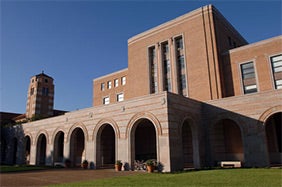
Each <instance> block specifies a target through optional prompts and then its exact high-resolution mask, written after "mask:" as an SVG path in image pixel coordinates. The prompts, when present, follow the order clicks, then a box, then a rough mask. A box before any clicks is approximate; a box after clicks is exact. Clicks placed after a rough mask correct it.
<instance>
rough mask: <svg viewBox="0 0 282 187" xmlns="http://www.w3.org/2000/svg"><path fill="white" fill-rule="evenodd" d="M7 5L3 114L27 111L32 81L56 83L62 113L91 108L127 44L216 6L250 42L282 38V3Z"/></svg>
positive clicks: (122, 61) (123, 63)
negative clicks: (41, 78) (100, 81)
mask: <svg viewBox="0 0 282 187" xmlns="http://www.w3.org/2000/svg"><path fill="white" fill-rule="evenodd" d="M0 3H1V4H0V5H1V7H0V8H1V10H0V12H1V17H0V18H1V22H0V23H1V25H0V29H1V38H0V44H1V48H0V51H1V54H0V56H1V59H0V60H1V87H0V89H1V90H0V92H1V103H0V106H1V109H0V111H6V112H18V113H24V112H25V106H26V98H27V89H28V84H29V79H30V77H31V76H33V75H36V74H39V73H41V71H42V70H44V72H45V73H46V74H48V75H50V76H52V77H53V78H54V80H55V81H54V83H55V109H61V110H69V111H71V110H77V109H82V108H86V107H91V106H92V81H93V79H94V78H97V77H99V76H102V75H105V74H108V73H112V72H115V71H117V70H120V69H124V68H126V67H127V40H128V39H129V38H130V37H132V36H134V35H136V34H139V33H141V32H143V31H146V30H148V29H150V28H152V27H155V26H157V25H159V24H162V23H164V22H166V21H169V20H171V19H174V18H176V17H178V16H181V15H183V14H185V13H188V12H190V11H192V10H194V9H197V8H199V7H201V6H204V5H207V4H213V5H215V7H216V8H217V9H218V10H219V11H220V12H221V13H222V14H223V15H224V16H225V18H226V19H227V20H228V21H229V22H230V23H231V24H232V25H233V26H234V27H235V28H236V29H237V30H238V31H239V32H240V33H241V34H242V36H243V37H244V38H245V39H246V40H247V41H248V42H249V43H253V42H257V41H260V40H264V39H267V38H271V37H274V36H278V35H281V22H282V21H281V9H282V8H281V1H280V0H277V1H273V0H268V1H267V0H265V1H254V0H253V1H243V0H239V1H227V0H225V1H223V0H218V1H201V0H200V1H196V0H195V1H177V0H176V1H162V0H155V1H145V0H143V1H141V0H135V1H129V0H127V1H118V0H116V1H91V0H88V1H76V0H72V1H67V0H64V1H47V0H46V1H40V0H34V1H25V0H22V1H16V0H10V1H8V0H2V1H1V2H0Z"/></svg>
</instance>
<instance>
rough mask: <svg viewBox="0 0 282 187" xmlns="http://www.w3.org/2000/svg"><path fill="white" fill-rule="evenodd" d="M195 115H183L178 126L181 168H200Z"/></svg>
mask: <svg viewBox="0 0 282 187" xmlns="http://www.w3.org/2000/svg"><path fill="white" fill-rule="evenodd" d="M194 119H195V117H191V115H188V116H186V117H184V118H183V119H182V120H181V122H180V126H179V131H180V133H179V134H180V137H181V140H182V141H181V143H182V152H183V153H182V155H183V168H189V167H193V168H200V153H199V129H198V127H199V126H197V125H196V120H194Z"/></svg>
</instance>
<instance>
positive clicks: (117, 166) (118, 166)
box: [115, 160, 122, 171]
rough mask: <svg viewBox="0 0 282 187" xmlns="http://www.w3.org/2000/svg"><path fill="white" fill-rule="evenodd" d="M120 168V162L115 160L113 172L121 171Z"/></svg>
mask: <svg viewBox="0 0 282 187" xmlns="http://www.w3.org/2000/svg"><path fill="white" fill-rule="evenodd" d="M121 167H122V162H121V160H117V161H116V163H115V170H116V171H121Z"/></svg>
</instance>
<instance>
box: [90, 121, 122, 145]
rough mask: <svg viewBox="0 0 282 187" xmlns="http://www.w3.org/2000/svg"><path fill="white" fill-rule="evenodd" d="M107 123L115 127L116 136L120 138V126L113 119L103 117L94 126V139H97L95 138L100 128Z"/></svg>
mask: <svg viewBox="0 0 282 187" xmlns="http://www.w3.org/2000/svg"><path fill="white" fill-rule="evenodd" d="M105 124H109V125H111V126H112V127H113V129H114V131H115V135H116V137H117V138H120V131H119V127H118V125H117V123H116V122H115V121H114V120H113V119H110V118H107V119H101V120H100V121H99V122H98V123H97V125H96V126H95V127H94V130H93V136H92V140H93V141H95V138H96V137H97V134H98V132H99V130H100V128H101V127H102V126H103V125H105Z"/></svg>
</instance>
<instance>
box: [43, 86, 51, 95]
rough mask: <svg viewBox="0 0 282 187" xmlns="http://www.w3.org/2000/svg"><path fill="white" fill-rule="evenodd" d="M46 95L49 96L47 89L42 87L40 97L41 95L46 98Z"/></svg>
mask: <svg viewBox="0 0 282 187" xmlns="http://www.w3.org/2000/svg"><path fill="white" fill-rule="evenodd" d="M48 94H49V89H48V88H45V87H43V88H42V95H43V96H48Z"/></svg>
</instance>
